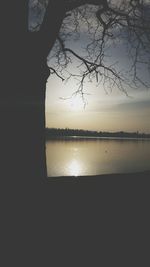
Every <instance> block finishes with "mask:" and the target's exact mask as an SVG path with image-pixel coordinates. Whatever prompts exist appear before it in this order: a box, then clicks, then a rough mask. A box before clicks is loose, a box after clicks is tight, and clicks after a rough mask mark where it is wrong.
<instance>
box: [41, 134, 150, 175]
mask: <svg viewBox="0 0 150 267" xmlns="http://www.w3.org/2000/svg"><path fill="white" fill-rule="evenodd" d="M46 158H47V174H48V176H49V177H50V176H83V175H99V174H108V173H109V174H110V173H129V172H138V171H146V170H150V140H143V139H142V140H140V139H111V138H107V139H105V138H104V139H103V138H102V139H99V138H96V139H93V138H89V139H87V138H77V137H74V138H67V139H61V140H60V139H59V140H50V141H47V142H46Z"/></svg>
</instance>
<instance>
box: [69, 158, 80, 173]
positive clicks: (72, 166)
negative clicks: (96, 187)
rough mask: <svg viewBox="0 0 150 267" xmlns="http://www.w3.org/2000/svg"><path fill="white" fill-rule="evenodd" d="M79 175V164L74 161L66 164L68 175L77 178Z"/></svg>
mask: <svg viewBox="0 0 150 267" xmlns="http://www.w3.org/2000/svg"><path fill="white" fill-rule="evenodd" d="M80 173H81V164H80V162H79V161H77V160H76V159H74V160H72V161H71V162H69V164H68V175H70V176H78V175H80Z"/></svg>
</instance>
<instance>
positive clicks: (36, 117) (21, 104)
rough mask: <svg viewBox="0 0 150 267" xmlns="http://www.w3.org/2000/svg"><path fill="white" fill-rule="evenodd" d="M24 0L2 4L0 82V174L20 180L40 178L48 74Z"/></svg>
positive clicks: (43, 169) (42, 175)
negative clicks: (0, 65) (3, 48)
mask: <svg viewBox="0 0 150 267" xmlns="http://www.w3.org/2000/svg"><path fill="white" fill-rule="evenodd" d="M20 2H21V4H20ZM27 2H28V1H20V0H19V1H16V2H15V1H14V2H13V5H12V6H10V5H8V6H7V7H6V6H5V8H4V11H5V15H6V17H7V16H9V25H8V24H6V25H4V29H3V38H2V39H3V41H4V45H5V50H4V51H5V53H4V52H3V53H2V57H1V58H2V60H1V63H2V72H3V75H2V76H1V84H2V85H3V86H1V88H0V109H1V121H0V123H1V146H0V152H1V156H2V157H1V158H2V161H1V170H0V177H3V178H7V181H8V180H9V182H10V181H13V182H16V181H17V182H21V183H23V184H24V183H26V182H27V183H35V182H38V183H39V182H40V183H41V181H42V180H44V179H45V178H46V161H45V89H46V81H47V78H48V76H49V70H48V67H47V65H46V57H45V58H44V57H42V56H41V54H40V53H39V45H38V40H37V34H31V33H29V32H28V30H27V18H28V6H27ZM9 4H10V3H9ZM15 4H16V5H15ZM9 11H10V12H9ZM38 38H39V37H38Z"/></svg>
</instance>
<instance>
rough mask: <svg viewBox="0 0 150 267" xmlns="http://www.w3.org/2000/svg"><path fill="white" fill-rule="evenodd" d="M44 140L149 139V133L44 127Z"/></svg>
mask: <svg viewBox="0 0 150 267" xmlns="http://www.w3.org/2000/svg"><path fill="white" fill-rule="evenodd" d="M45 136H46V140H51V139H65V140H70V139H71V140H74V139H75V140H77V139H78V140H81V139H107V140H109V139H115V140H119V139H120V140H123V139H124V140H150V134H146V133H139V132H138V131H137V132H124V131H119V132H102V131H100V132H97V131H89V130H82V129H68V128H66V129H59V128H58V129H57V128H46V129H45Z"/></svg>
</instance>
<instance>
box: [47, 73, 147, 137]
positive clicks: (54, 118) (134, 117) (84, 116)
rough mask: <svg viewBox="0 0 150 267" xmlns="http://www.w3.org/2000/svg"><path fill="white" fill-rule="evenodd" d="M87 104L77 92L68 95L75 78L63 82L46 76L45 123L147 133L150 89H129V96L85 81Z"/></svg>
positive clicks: (71, 91) (64, 126)
mask: <svg viewBox="0 0 150 267" xmlns="http://www.w3.org/2000/svg"><path fill="white" fill-rule="evenodd" d="M85 87H86V92H87V93H90V94H91V95H85V99H86V101H87V104H86V106H85V108H84V105H83V102H82V99H81V97H80V96H77V97H73V98H70V99H66V100H62V99H61V97H69V96H71V95H72V93H73V92H74V91H75V90H76V88H77V85H76V82H75V81H73V80H71V81H69V82H68V83H66V84H65V83H64V82H62V81H61V80H59V79H58V78H55V77H52V78H49V80H48V83H47V93H46V125H47V127H58V128H66V127H68V128H79V129H88V130H97V131H120V130H123V131H139V132H147V133H150V120H149V118H150V90H146V89H143V88H141V89H138V90H135V89H130V91H129V90H128V94H129V97H127V96H126V95H125V94H123V93H122V92H120V91H119V90H117V89H114V90H113V91H112V92H109V91H108V94H107V93H106V92H105V91H104V88H103V87H102V86H100V85H99V86H98V87H96V83H94V82H93V83H90V84H86V85H85Z"/></svg>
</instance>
